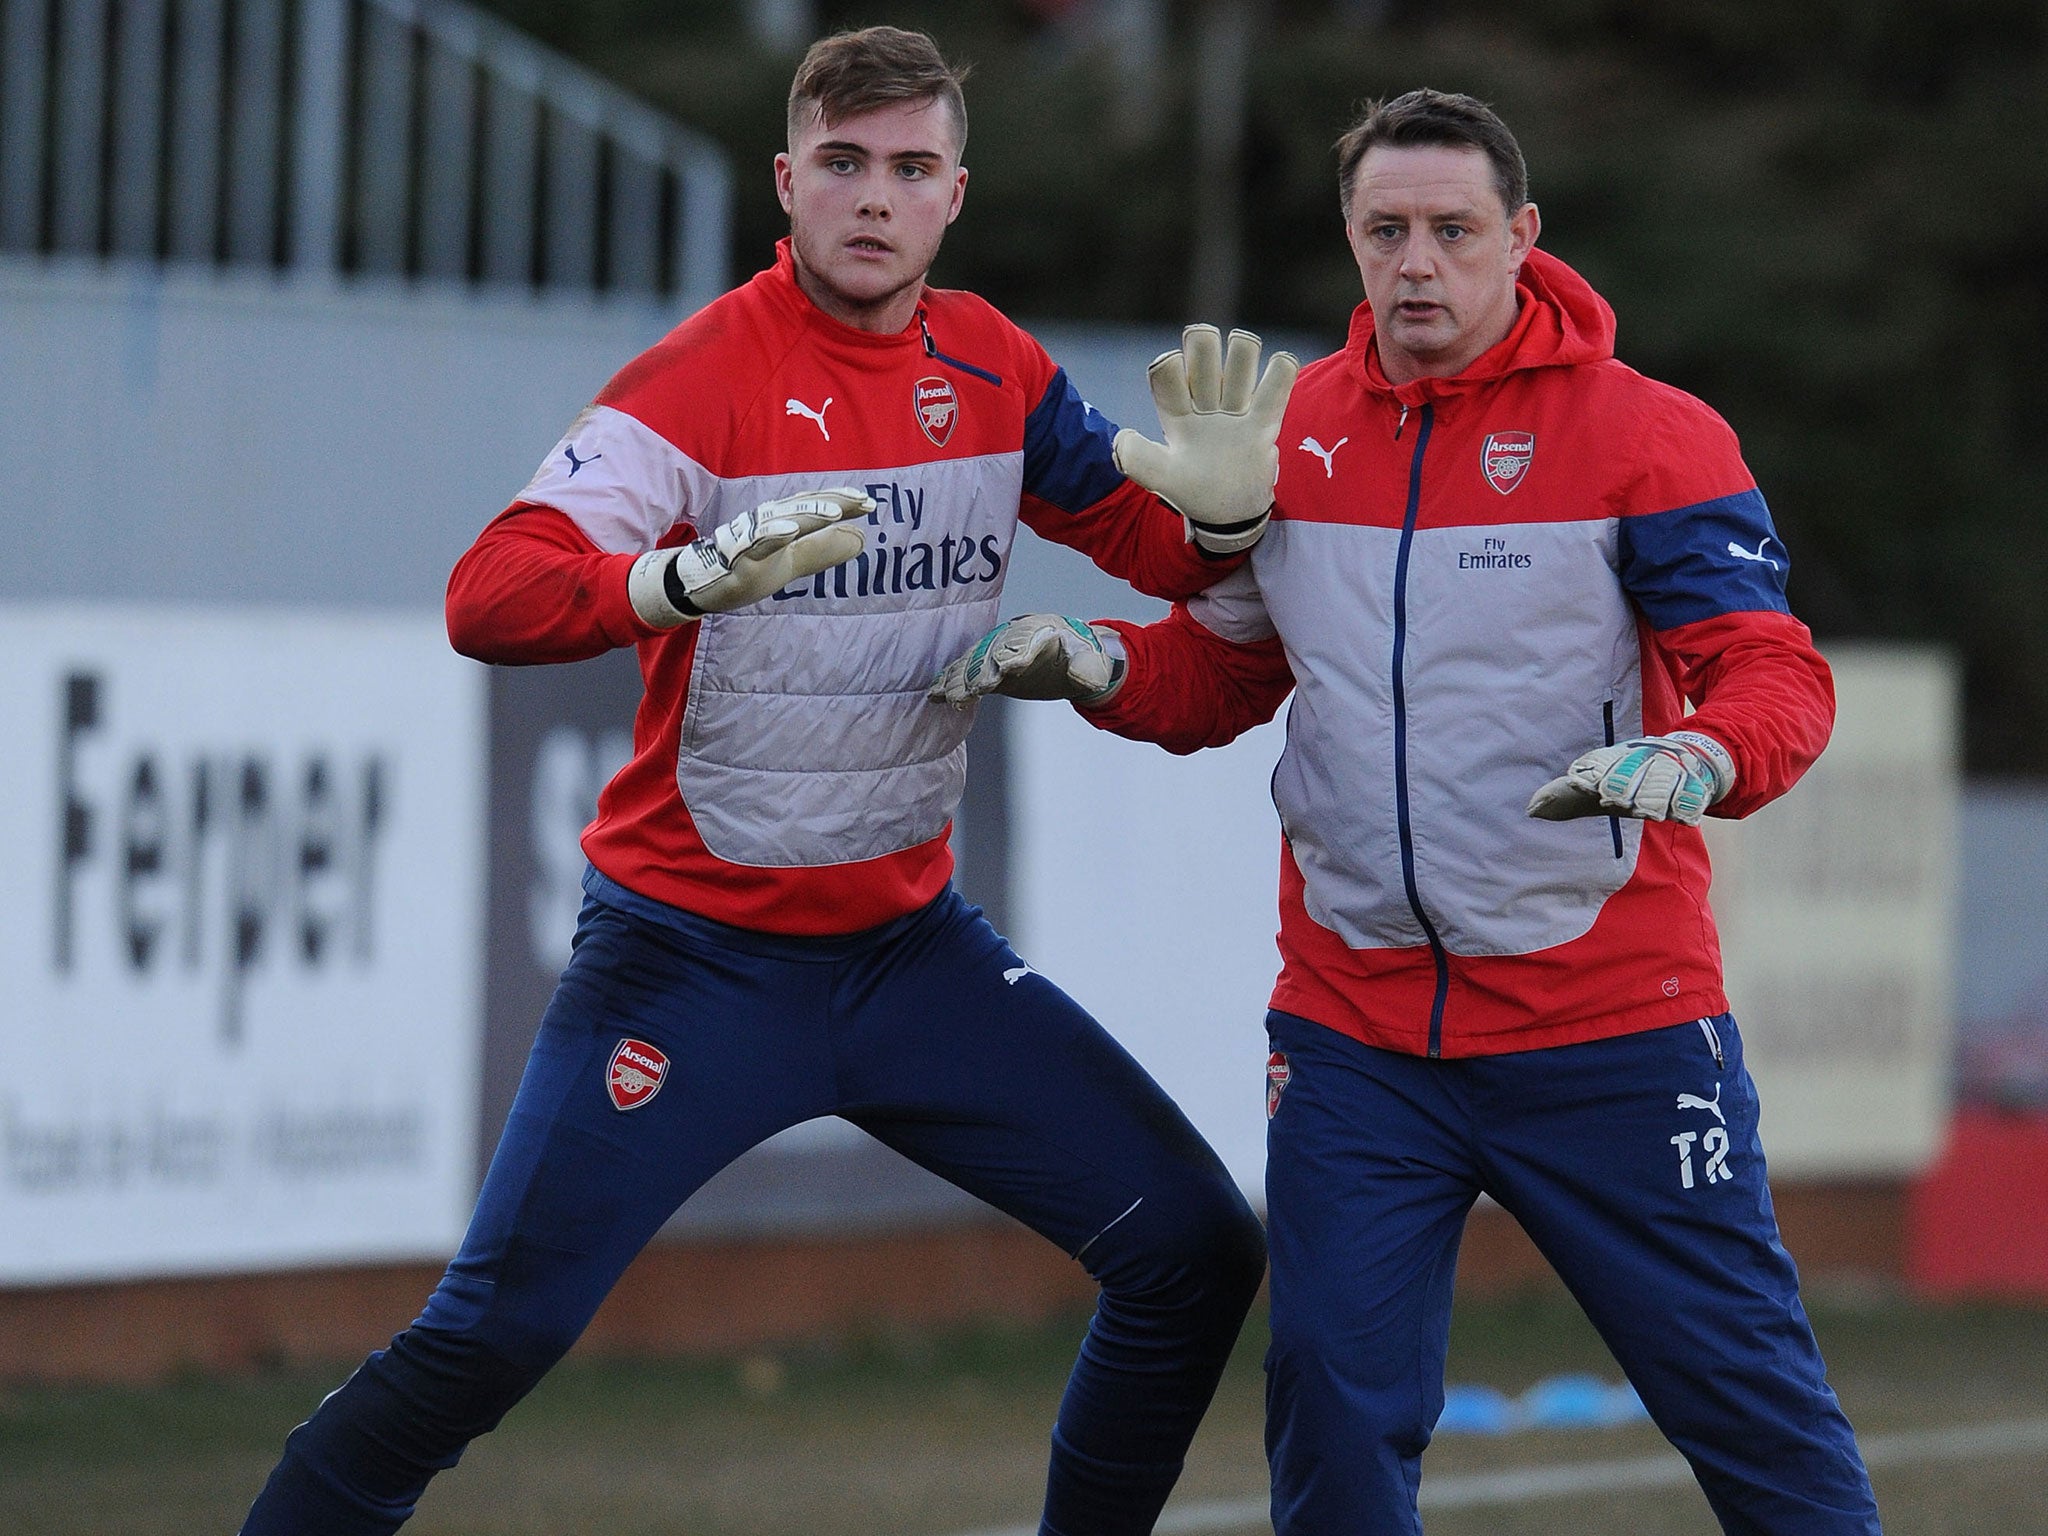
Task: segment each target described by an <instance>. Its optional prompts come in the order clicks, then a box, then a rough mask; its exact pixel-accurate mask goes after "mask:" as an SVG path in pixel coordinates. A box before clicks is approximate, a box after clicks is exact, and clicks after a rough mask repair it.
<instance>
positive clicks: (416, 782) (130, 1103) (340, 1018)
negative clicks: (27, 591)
mask: <svg viewBox="0 0 2048 1536" xmlns="http://www.w3.org/2000/svg"><path fill="white" fill-rule="evenodd" d="M483 705H484V690H483V674H482V672H481V670H480V669H478V668H476V667H474V666H473V665H471V664H470V663H467V662H464V661H462V660H461V659H460V658H458V657H456V656H455V655H453V654H452V653H451V652H450V651H449V649H448V645H447V641H446V638H445V636H444V635H443V633H442V629H441V625H440V623H439V620H438V618H437V617H436V618H419V619H413V618H397V619H394V618H387V617H360V616H351V615H303V614H290V615H286V614H282V613H275V614H272V613H265V614H252V613H249V612H247V611H239V610H238V611H234V612H229V611H225V610H212V611H210V610H200V609H192V610H165V611H160V612H152V611H138V610H136V609H134V608H131V607H121V608H111V607H109V608H94V607H83V606H63V607H55V606H53V607H13V608H0V718H5V719H6V720H7V721H8V723H9V729H8V731H7V732H6V734H5V736H4V738H0V784H4V785H5V786H6V793H5V794H4V795H0V975H4V976H5V977H6V990H5V995H4V998H0V1283H10V1282H11V1283H39V1282H55V1281H66V1280H82V1279H97V1278H115V1277H121V1276H131V1275H142V1274H151V1275H161V1274H175V1273H196V1272H208V1271H225V1270H246V1269H252V1268H268V1267H273V1266H287V1265H298V1264H308V1263H327V1262H341V1261H370V1260H388V1259H401V1258H415V1257H441V1256H445V1255H446V1254H448V1253H449V1252H451V1251H452V1250H453V1248H454V1246H455V1245H456V1243H457V1242H458V1241H459V1240H460V1238H461V1233H462V1228H463V1225H464V1222H465V1220H466V1218H467V1215H468V1211H469V1206H470V1202H471V1198H472V1196H473V1193H474V1190H475V1173H476V1171H475V1154H474V1146H475V1118H476V1102H477V1052H476V1044H477V1037H478V1032H479V1023H480V1009H481V989H480V978H479V974H478V972H479V956H480V952H481V935H480V932H479V925H480V919H481V907H482V901H481V897H482V891H481V886H480V882H479V880H478V878H477V875H478V871H479V869H480V868H481V859H482V823H481V816H482V800H481V793H480V791H481V788H482V783H483V756H482V755H483V723H484V715H483Z"/></svg>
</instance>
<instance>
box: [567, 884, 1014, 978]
mask: <svg viewBox="0 0 2048 1536" xmlns="http://www.w3.org/2000/svg"><path fill="white" fill-rule="evenodd" d="M583 892H584V894H585V895H586V896H588V897H590V899H591V900H592V901H598V902H602V903H603V904H604V905H606V906H608V907H613V908H616V909H617V910H618V911H621V912H624V913H627V914H629V915H630V916H633V917H636V918H639V919H640V920H641V921H642V922H647V923H653V924H654V925H655V926H656V927H659V928H666V929H667V930H669V931H670V932H671V933H678V934H681V935H682V936H683V937H684V938H686V939H689V940H691V941H692V942H693V943H697V944H705V945H711V946H713V947H716V948H718V949H730V950H737V951H738V952H740V953H741V954H746V955H759V956H761V957H762V958H764V959H768V960H814V961H821V962H822V961H833V960H844V959H846V958H847V957H848V956H851V955H859V954H865V953H867V952H868V951H869V950H872V949H877V948H880V947H881V946H882V945H884V944H889V943H892V942H894V941H895V940H897V939H900V938H902V937H903V936H904V935H906V934H908V933H912V932H914V931H915V930H917V929H919V928H922V927H924V926H925V925H927V924H929V923H939V922H945V921H948V920H949V919H950V918H951V917H952V916H953V915H954V914H956V913H960V914H965V915H970V916H972V915H977V914H978V912H979V909H978V908H975V907H972V906H970V905H969V904H968V902H967V899H966V898H965V897H963V896H962V895H961V894H960V893H959V892H958V891H956V890H954V889H953V887H952V886H951V885H948V886H947V887H946V888H945V889H944V890H943V891H941V892H939V894H938V895H937V896H935V897H933V898H932V899H931V900H930V901H929V902H927V903H925V905H923V906H922V907H919V908H918V909H917V910H916V911H915V912H906V913H904V914H903V916H901V917H893V918H891V919H890V920H889V921H888V922H886V923H882V924H879V925H877V926H876V927H873V928H863V929H861V930H859V931H858V932H856V933H825V934H807V933H764V932H762V931H761V930H760V929H758V928H735V927H733V926H732V924H730V923H721V922H718V921H717V920H716V919H714V918H709V917H705V916H703V915H701V914H700V913H696V912H690V911H686V910H685V909H684V908H682V907H672V906H670V905H669V904H668V903H667V902H665V901H656V900H655V899H654V898H653V897H652V896H642V895H641V894H640V893H639V892H638V891H634V890H629V889H627V888H626V887H625V886H623V885H621V884H619V882H618V881H616V880H614V879H612V878H611V876H609V875H607V874H605V873H603V872H602V871H601V870H599V869H598V868H597V867H596V866H595V865H585V866H584V870H583Z"/></svg>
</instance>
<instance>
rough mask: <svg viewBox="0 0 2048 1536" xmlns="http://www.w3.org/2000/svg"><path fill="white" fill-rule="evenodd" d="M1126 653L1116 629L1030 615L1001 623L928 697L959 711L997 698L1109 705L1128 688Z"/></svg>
mask: <svg viewBox="0 0 2048 1536" xmlns="http://www.w3.org/2000/svg"><path fill="white" fill-rule="evenodd" d="M1104 641H1107V642H1109V644H1108V645H1107V646H1105V645H1104V643H1103V642H1104ZM1112 647H1113V649H1112ZM1122 652H1123V641H1122V640H1120V639H1119V638H1118V637H1117V634H1116V631H1114V630H1109V629H1097V628H1096V627H1095V626H1094V625H1092V624H1083V623H1082V622H1081V621H1080V620H1079V619H1070V618H1067V617H1065V616H1064V615H1062V614H1057V613H1027V614H1025V615H1024V616H1023V617H1022V618H1019V619H1011V620H1009V621H1008V622H1006V623H1002V624H998V625H997V626H996V627H995V628H994V629H992V630H990V631H989V632H988V633H987V634H985V635H983V636H982V637H981V638H980V639H979V640H977V641H976V642H975V643H974V647H973V649H971V650H970V651H968V652H967V653H966V654H965V655H964V656H958V657H955V658H954V659H953V660H952V661H950V662H948V663H947V664H946V669H945V671H943V672H941V673H940V674H939V675H938V677H937V678H935V679H934V680H933V682H932V685H931V687H930V688H929V689H927V690H926V693H925V696H926V697H927V698H932V699H937V700H939V701H941V702H943V703H947V704H950V705H952V706H953V707H954V708H955V709H965V708H966V707H967V706H968V705H969V704H972V703H973V702H974V701H975V700H976V699H979V698H982V697H984V696H986V695H988V694H991V693H1000V694H1006V695H1008V696H1009V697H1010V698H1013V699H1072V700H1073V701H1074V702H1075V703H1077V704H1105V703H1107V702H1108V701H1109V700H1110V699H1111V698H1112V697H1114V696H1115V694H1116V691H1117V689H1119V688H1121V687H1122V686H1123V681H1124V659H1123V655H1122Z"/></svg>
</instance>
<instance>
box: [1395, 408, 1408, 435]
mask: <svg viewBox="0 0 2048 1536" xmlns="http://www.w3.org/2000/svg"><path fill="white" fill-rule="evenodd" d="M1407 425H1408V407H1407V406H1405V405H1404V406H1402V407H1401V419H1400V420H1399V421H1397V422H1395V423H1394V441H1395V442H1397V443H1398V442H1399V441H1401V429H1402V428H1404V427H1406V426H1407Z"/></svg>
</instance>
